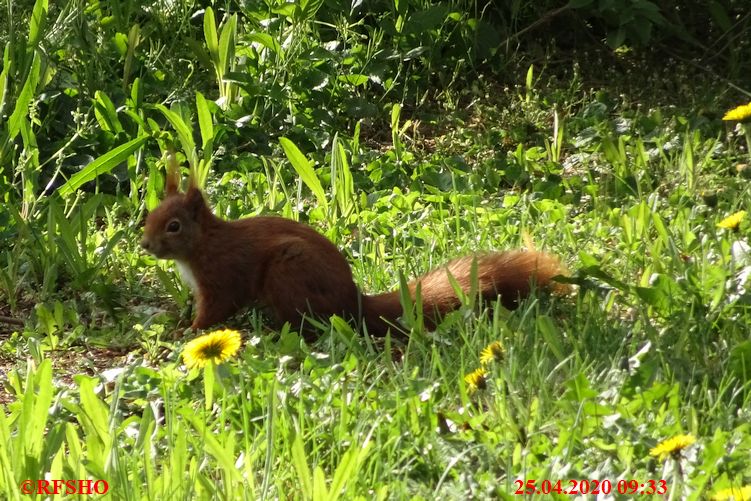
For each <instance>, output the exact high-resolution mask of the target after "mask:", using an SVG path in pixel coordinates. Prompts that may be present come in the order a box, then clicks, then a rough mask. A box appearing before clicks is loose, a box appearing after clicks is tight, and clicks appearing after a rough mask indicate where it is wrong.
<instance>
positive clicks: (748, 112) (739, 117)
mask: <svg viewBox="0 0 751 501" xmlns="http://www.w3.org/2000/svg"><path fill="white" fill-rule="evenodd" d="M749 118H751V103H748V104H742V105H740V106H736V107H735V108H733V109H732V110H730V111H728V112H727V113H725V116H723V117H722V119H723V120H734V121H738V122H743V121H745V120H747V119H749Z"/></svg>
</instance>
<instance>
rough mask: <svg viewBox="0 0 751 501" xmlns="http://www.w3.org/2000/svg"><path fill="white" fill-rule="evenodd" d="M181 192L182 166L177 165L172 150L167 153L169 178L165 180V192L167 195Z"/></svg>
mask: <svg viewBox="0 0 751 501" xmlns="http://www.w3.org/2000/svg"><path fill="white" fill-rule="evenodd" d="M179 190H180V166H179V165H177V157H176V156H175V152H174V151H173V150H172V149H171V148H170V150H169V151H167V178H166V179H165V184H164V191H165V193H166V194H167V195H174V194H175V193H177V192H178V191H179Z"/></svg>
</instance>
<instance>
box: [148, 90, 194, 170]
mask: <svg viewBox="0 0 751 501" xmlns="http://www.w3.org/2000/svg"><path fill="white" fill-rule="evenodd" d="M155 108H156V109H158V110H159V111H161V112H162V115H164V117H165V118H166V119H167V120H169V123H170V124H171V125H172V127H173V128H174V129H175V132H177V138H178V139H179V140H180V145H181V146H182V149H183V153H185V156H186V157H187V158H188V163H189V164H190V167H191V168H192V169H195V167H196V161H197V160H198V158H197V155H196V143H195V142H194V141H193V131H192V130H191V127H190V125H189V124H188V123H187V122H186V121H185V120H183V117H182V116H181V115H180V114H179V113H176V112H174V111H172V110H170V109H169V108H167V107H166V106H164V105H163V104H157V105H155Z"/></svg>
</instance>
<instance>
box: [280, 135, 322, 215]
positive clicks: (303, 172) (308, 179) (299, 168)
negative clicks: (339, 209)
mask: <svg viewBox="0 0 751 501" xmlns="http://www.w3.org/2000/svg"><path fill="white" fill-rule="evenodd" d="M279 143H280V144H281V145H282V149H284V153H285V155H287V158H288V159H289V161H290V163H291V164H292V167H293V168H294V169H295V171H296V172H297V175H298V176H300V179H302V181H303V183H305V185H306V186H307V187H308V189H310V191H312V192H313V195H315V197H316V199H317V200H318V203H319V204H320V205H321V206H322V207H323V208H324V211H326V212H328V202H327V201H326V193H325V192H324V191H323V186H322V185H321V181H320V180H319V179H318V176H316V173H315V170H314V169H313V165H312V162H311V161H310V160H308V159H307V158H305V155H303V154H302V152H301V151H300V149H299V148H298V147H297V146H296V145H295V143H293V142H292V141H290V140H289V139H287V138H286V137H280V138H279Z"/></svg>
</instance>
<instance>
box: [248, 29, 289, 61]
mask: <svg viewBox="0 0 751 501" xmlns="http://www.w3.org/2000/svg"><path fill="white" fill-rule="evenodd" d="M247 37H248V38H249V39H250V40H251V41H252V42H256V43H258V44H261V45H263V46H264V47H266V48H267V49H269V50H271V51H273V52H274V53H275V54H278V55H279V56H280V57H281V58H284V51H283V50H282V46H281V45H280V44H279V40H277V39H276V38H274V37H272V36H271V35H269V34H268V33H251V34H249V35H248V36H247Z"/></svg>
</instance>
